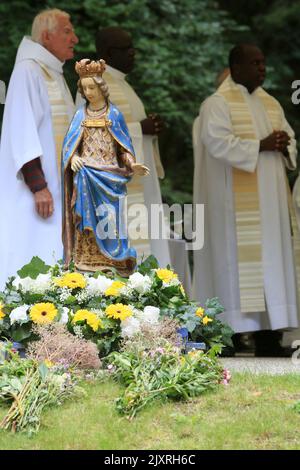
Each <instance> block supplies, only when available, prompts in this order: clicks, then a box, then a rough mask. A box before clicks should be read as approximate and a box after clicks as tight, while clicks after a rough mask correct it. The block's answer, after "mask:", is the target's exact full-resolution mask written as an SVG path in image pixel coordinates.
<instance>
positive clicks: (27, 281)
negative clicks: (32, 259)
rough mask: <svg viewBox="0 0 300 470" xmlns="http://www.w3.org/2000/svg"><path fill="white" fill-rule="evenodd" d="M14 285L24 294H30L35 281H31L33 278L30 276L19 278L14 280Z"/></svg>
mask: <svg viewBox="0 0 300 470" xmlns="http://www.w3.org/2000/svg"><path fill="white" fill-rule="evenodd" d="M12 285H13V286H14V287H15V288H16V289H19V290H21V291H22V292H30V291H31V289H32V285H33V279H31V277H29V276H27V277H24V278H21V277H20V276H17V277H16V279H14V280H13V283H12Z"/></svg>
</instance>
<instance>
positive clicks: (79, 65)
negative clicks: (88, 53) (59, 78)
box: [75, 59, 106, 78]
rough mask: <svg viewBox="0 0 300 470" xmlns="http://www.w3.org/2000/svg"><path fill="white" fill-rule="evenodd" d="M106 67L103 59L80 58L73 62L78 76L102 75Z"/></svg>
mask: <svg viewBox="0 0 300 470" xmlns="http://www.w3.org/2000/svg"><path fill="white" fill-rule="evenodd" d="M105 69H106V64H105V60H103V59H100V60H97V61H95V60H90V59H81V60H80V61H79V62H76V64H75V71H76V73H78V75H79V77H80V78H85V77H94V76H95V75H102V74H103V72H104V71H105Z"/></svg>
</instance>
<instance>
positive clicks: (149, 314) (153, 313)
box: [141, 305, 160, 325]
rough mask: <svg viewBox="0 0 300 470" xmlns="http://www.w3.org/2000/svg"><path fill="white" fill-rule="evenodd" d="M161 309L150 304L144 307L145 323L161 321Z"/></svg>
mask: <svg viewBox="0 0 300 470" xmlns="http://www.w3.org/2000/svg"><path fill="white" fill-rule="evenodd" d="M159 314H160V309H159V308H158V307H153V306H152V305H148V306H147V307H145V308H144V311H143V314H142V317H141V320H142V322H143V323H151V324H152V325H153V324H157V323H158V321H159Z"/></svg>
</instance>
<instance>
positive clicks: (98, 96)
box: [81, 77, 103, 104]
mask: <svg viewBox="0 0 300 470" xmlns="http://www.w3.org/2000/svg"><path fill="white" fill-rule="evenodd" d="M81 86H82V89H83V93H84V96H85V97H86V99H87V100H88V101H89V102H90V103H91V104H96V103H97V102H98V101H101V100H102V99H103V95H102V91H101V88H100V87H99V85H97V83H95V82H94V80H93V79H92V78H90V77H88V78H83V79H82V80H81Z"/></svg>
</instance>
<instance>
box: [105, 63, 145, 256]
mask: <svg viewBox="0 0 300 470" xmlns="http://www.w3.org/2000/svg"><path fill="white" fill-rule="evenodd" d="M103 79H104V80H105V82H106V83H107V85H108V89H109V98H110V100H111V102H112V103H113V104H115V105H116V106H117V107H118V108H119V110H120V111H121V112H122V114H123V116H124V118H125V121H126V123H127V124H130V123H131V122H133V118H132V114H131V109H130V106H129V102H128V99H127V97H126V95H125V94H124V93H123V90H122V89H121V87H120V86H119V85H118V83H117V81H116V80H115V78H114V77H113V76H112V75H111V74H110V73H108V72H105V73H104V74H103ZM139 158H140V156H139V155H136V161H137V162H138V163H140V159H139ZM141 163H143V162H141ZM133 204H143V207H145V198H144V187H143V184H142V179H141V177H140V176H134V177H133V178H132V180H131V182H130V183H129V184H128V186H127V212H128V211H129V209H130V207H131V206H132V205H133ZM137 216H138V217H139V225H140V227H141V228H142V230H144V231H146V229H147V227H148V220H147V219H146V218H145V216H144V215H143V214H139V213H138V214H137V215H136V217H137ZM132 217H133V218H135V217H134V215H133V216H132ZM131 220H132V218H131V217H128V227H129V228H130V223H131ZM149 230H150V227H149V228H148V231H149ZM129 237H130V233H129ZM132 244H133V246H134V248H135V249H136V251H137V256H138V259H139V260H140V259H141V258H142V257H143V256H144V257H147V256H148V255H150V253H151V248H150V241H149V239H148V238H138V239H137V240H132Z"/></svg>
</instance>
